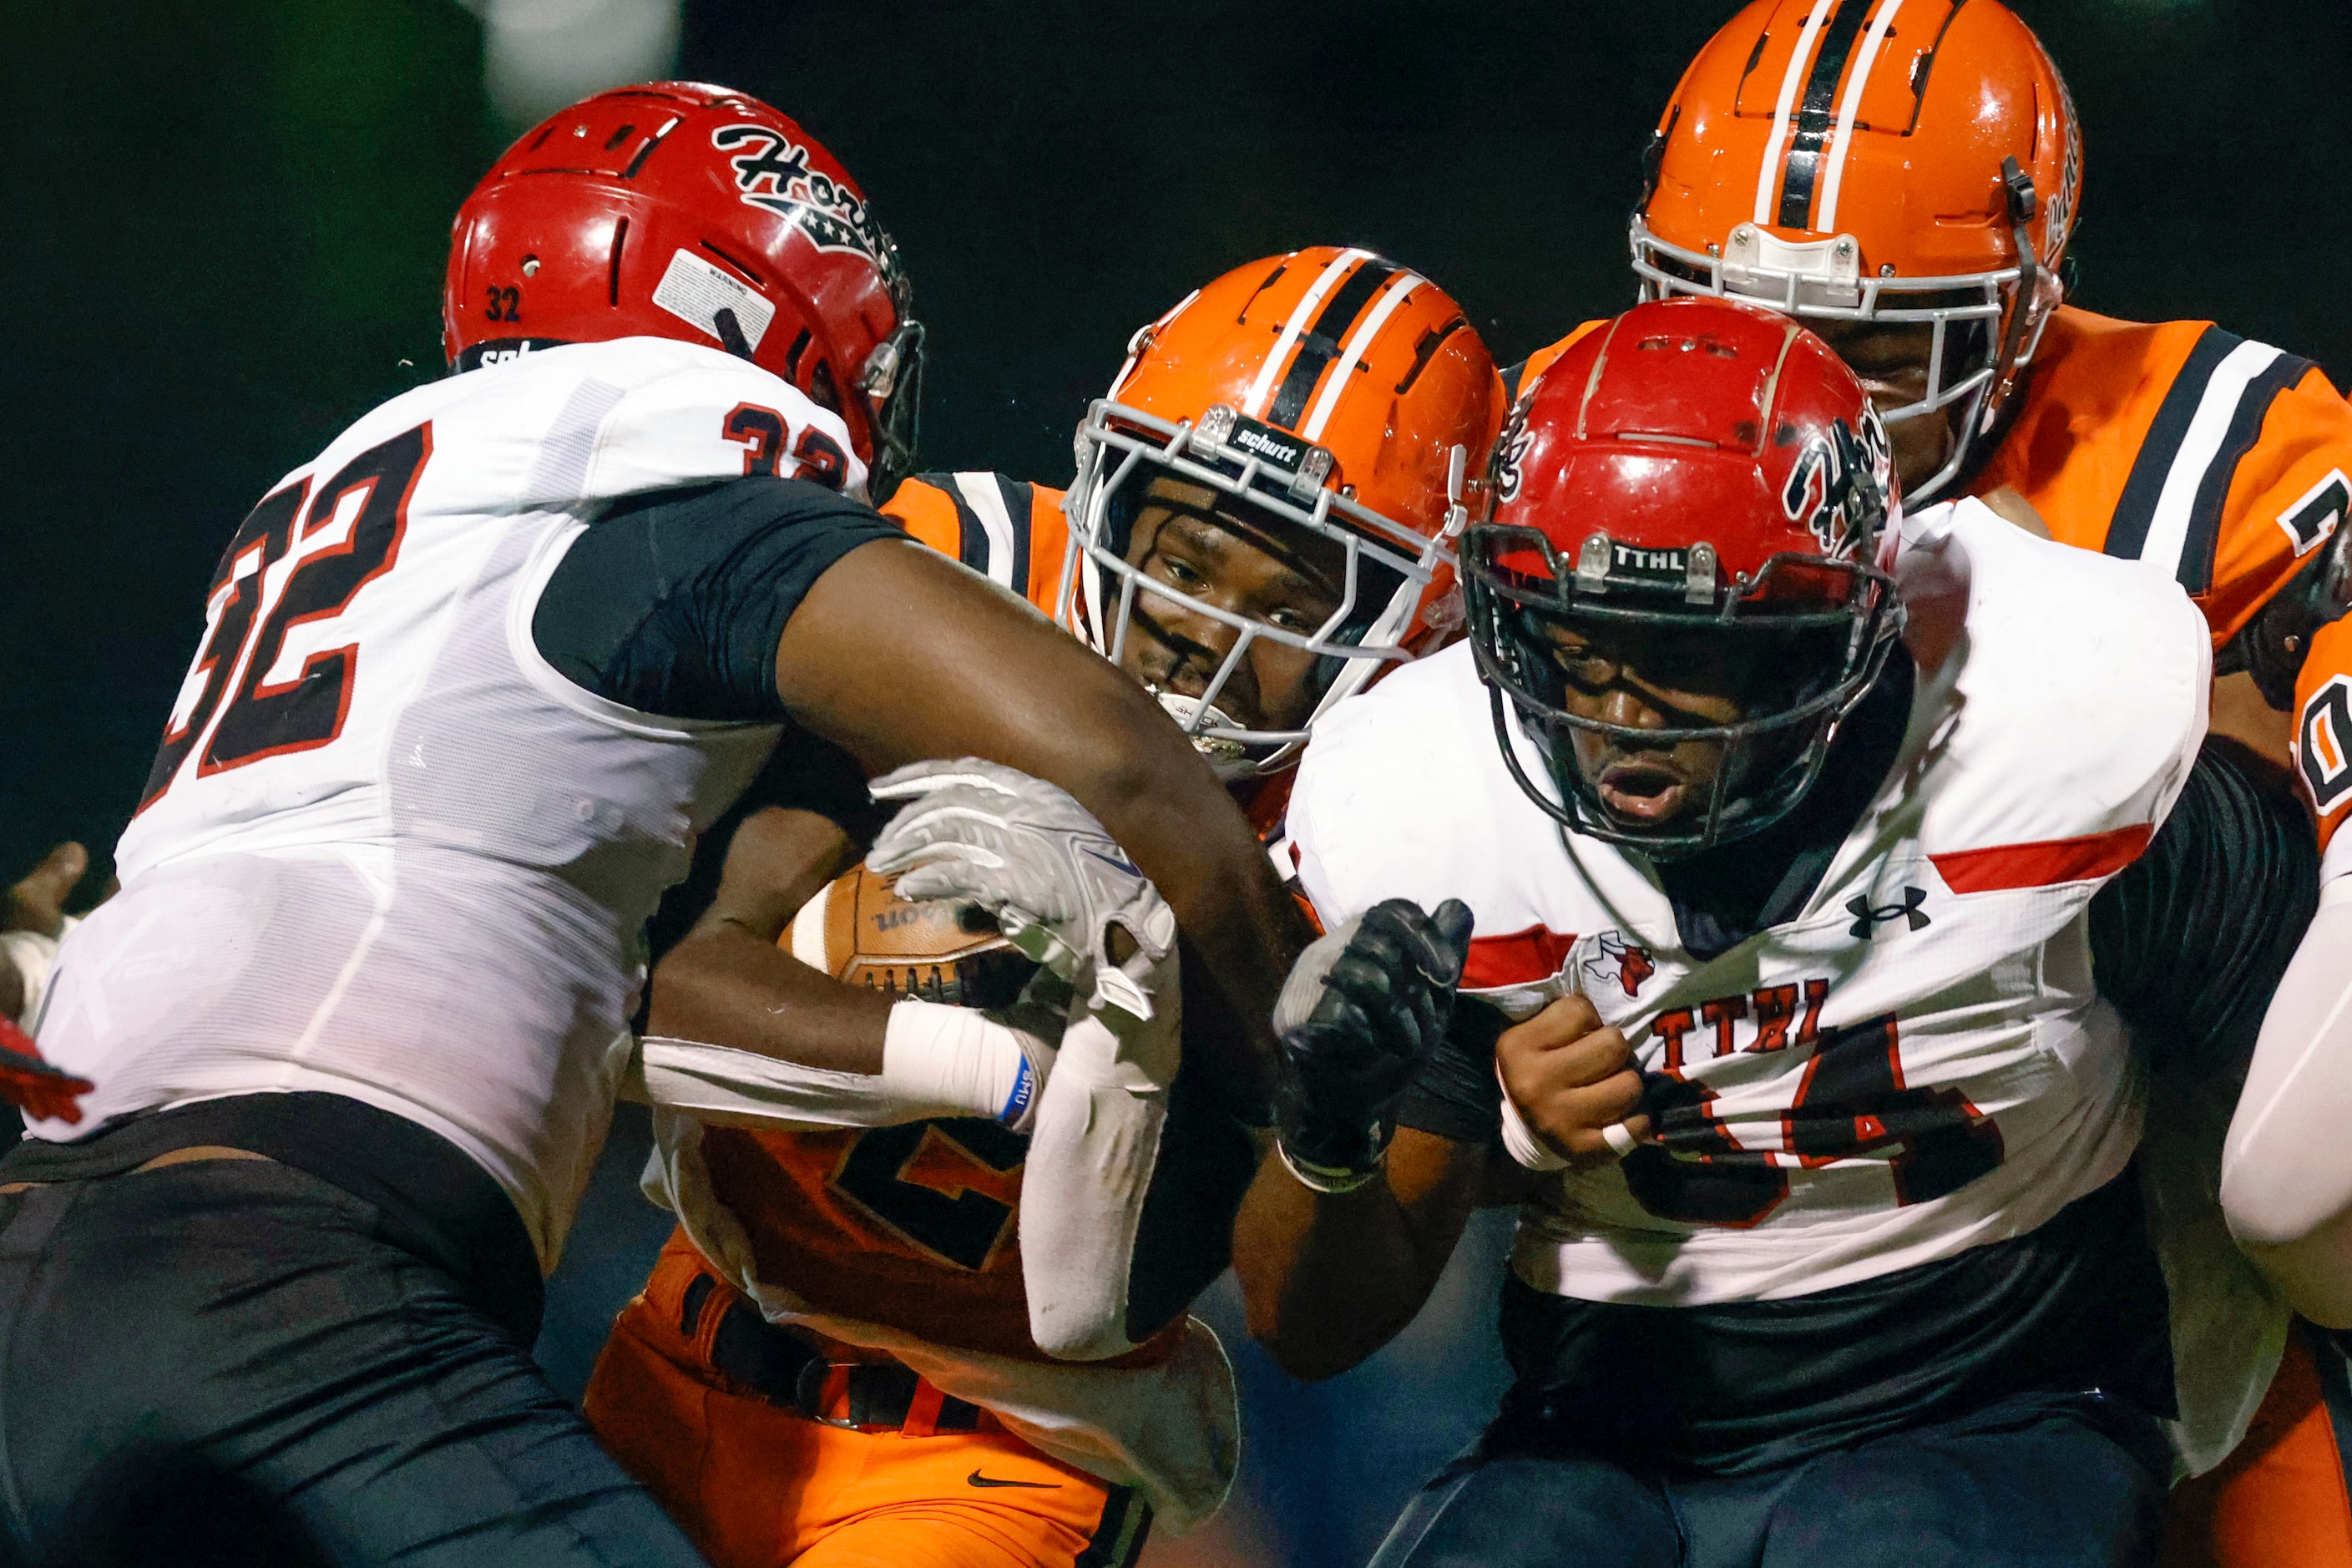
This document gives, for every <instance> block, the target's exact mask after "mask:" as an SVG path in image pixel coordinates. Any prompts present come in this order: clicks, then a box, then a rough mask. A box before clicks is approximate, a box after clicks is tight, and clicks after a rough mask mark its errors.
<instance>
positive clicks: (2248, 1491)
mask: <svg viewBox="0 0 2352 1568" xmlns="http://www.w3.org/2000/svg"><path fill="white" fill-rule="evenodd" d="M2311 1332H2313V1330H2312V1329H2311V1327H2310V1325H2308V1324H2306V1323H2300V1322H2298V1323H2297V1324H2296V1325H2295V1326H2294V1332H2293V1333H2292V1334H2290V1335H2289V1336H2288V1338H2287V1344H2286V1359H2285V1360H2284V1362H2282V1363H2280V1365H2279V1372H2278V1376H2277V1377H2276V1378H2274V1379H2273V1380H2272V1383H2271V1389H2270V1393H2269V1394H2266V1395H2265V1396H2264V1397H2263V1405H2262V1408H2261V1409H2260V1410H2259V1411H2257V1412H2256V1413H2255V1415H2254V1422H2253V1425H2252V1427H2250V1428H2249V1429H2248V1430H2247V1433H2246V1438H2245V1441H2244V1442H2242V1443H2241V1444H2239V1445H2238V1448H2237V1451H2236V1452H2235V1453H2233V1454H2231V1456H2230V1457H2229V1458H2227V1459H2225V1460H2223V1461H2222V1462H2221V1465H2220V1466H2219V1467H2217V1468H2214V1469H2212V1470H2209V1471H2208V1472H2206V1473H2205V1474H2204V1475H2201V1476H2199V1477H2197V1478H2196V1479H2193V1480H2187V1481H2183V1482H2182V1483H2181V1484H2180V1485H2179V1486H2178V1487H2176V1488H2174V1489H2173V1492H2172V1506H2171V1510H2170V1517H2169V1518H2168V1521H2166V1527H2165V1539H2164V1555H2163V1558H2162V1560H2161V1568H2352V1492H2347V1488H2346V1484H2345V1479H2344V1474H2345V1472H2344V1455H2343V1452H2342V1451H2341V1449H2340V1448H2339V1447H2338V1446H2337V1443H2336V1419H2335V1415H2334V1414H2333V1413H2332V1412H2331V1411H2330V1410H2329V1409H2328V1405H2327V1400H2326V1397H2325V1394H2324V1392H2323V1388H2322V1384H2321V1382H2320V1374H2319V1369H2318V1365H2317V1363H2316V1362H2315V1359H2314V1352H2313V1350H2312V1347H2311V1345H2310V1344H2309V1342H2307V1341H2306V1340H2305V1337H2304V1336H2305V1335H2306V1334H2309V1333H2311ZM2318 1353H2319V1354H2322V1355H2326V1354H2332V1353H2334V1352H2332V1351H2331V1350H2329V1349H2327V1348H2326V1347H2323V1348H2322V1349H2321V1350H2320V1351H2319V1352H2318Z"/></svg>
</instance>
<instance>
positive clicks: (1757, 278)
mask: <svg viewBox="0 0 2352 1568" xmlns="http://www.w3.org/2000/svg"><path fill="white" fill-rule="evenodd" d="M2025 199H2026V200H2027V201H2028V202H2029V203H2030V201H2031V199H2032V197H2031V187H2030V185H2029V186H2028V189H2027V195H2026V197H2025ZM2028 216H2031V208H2030V206H2029V208H2028ZM2019 237H2020V239H2021V240H2022V238H2023V231H2022V229H2020V230H2019ZM1631 241H1632V245H1633V271H1634V273H1635V275H1636V276H1638V277H1639V278H1640V279H1641V280H1642V298H1643V300H1663V299H1666V298H1669V297H1671V296H1673V295H1676V294H1697V295H1708V296H1712V297H1715V298H1717V299H1732V300H1747V301H1748V302H1749V303H1751V304H1756V305H1761V306H1763V307H1764V308H1765V309H1766V310H1778V311H1780V313H1781V314H1782V315H1787V316H1794V317H1797V318H1798V319H1799V320H1801V321H1867V322H1871V323H1873V324H1874V325H1882V326H1894V327H1918V326H1926V327H1927V329H1928V330H1929V343H1930V346H1929V350H1928V356H1927V391H1926V392H1925V393H1924V394H1923V395H1921V396H1920V397H1919V398H1918V399H1916V401H1914V402H1911V403H1907V404H1905V405H1903V406H1901V407H1899V408H1885V409H1881V410H1880V411H1879V417H1880V418H1881V419H1882V420H1883V421H1885V423H1886V424H1888V425H1896V424H1900V423H1901V422H1903V421H1904V420H1906V419H1915V418H1918V417H1921V416H1927V415H1938V416H1946V417H1949V416H1948V415H1946V413H1945V411H1946V410H1948V409H1951V408H1953V407H1954V406H1956V405H1957V406H1958V409H1959V414H1958V417H1957V418H1956V419H1954V420H1953V429H1954V430H1955V431H1956V432H1957V433H1958V439H1957V440H1955V441H1954V442H1953V443H1952V450H1951V454H1950V456H1949V457H1948V458H1946V460H1945V462H1944V464H1943V466H1942V467H1941V468H1938V469H1937V471H1936V472H1935V473H1934V474H1933V475H1931V476H1930V477H1928V478H1927V479H1925V480H1923V481H1922V482H1920V483H1919V484H1916V485H1914V486H1912V487H1911V488H1910V489H1908V490H1906V492H1905V494H1904V497H1903V500H1904V501H1905V503H1906V505H1909V506H1912V507H1915V508H1916V506H1917V505H1918V504H1919V503H1920V502H1922V501H1925V500H1929V499H1931V498H1933V497H1934V496H1935V495H1937V493H1938V492H1940V491H1941V490H1943V489H1945V487H1947V486H1948V485H1949V484H1951V483H1952V481H1953V480H1954V479H1957V478H1958V477H1959V475H1960V473H1961V471H1962V470H1963V469H1964V468H1967V467H1968V465H1969V458H1971V457H1972V456H1973V455H1974V453H1975V450H1976V447H1977V445H1978V443H1979V440H1980V439H1981V438H1982V437H1984V436H1986V435H1987V434H1988V433H1990V430H1991V429H1992V426H1993V425H1994V423H1995V422H1996V421H1997V420H1998V419H1999V418H2000V411H2001V405H2002V403H2003V402H2004V401H2005V400H2006V397H2007V394H2008V392H2009V389H2010V388H2011V386H2012V385H2014V384H2015V383H2016V380H2017V377H2018V375H2019V374H2021V373H2022V372H2023V371H2024V370H2025V368H2026V367H2027V366H2028V365H2030V364H2032V363H2033V353H2034V350H2035V349H2036V348H2037V347H2039V346H2040V344H2041V342H2042V328H2043V327H2045V326H2046V325H2048V324H2049V320H2050V312H2051V311H2052V310H2055V309H2056V308H2057V305H2058V301H2059V299H2060V298H2061V296H2062V295H2063V292H2064V290H2063V288H2062V287H2061V286H2060V284H2059V280H2058V277H2057V274H2056V273H2054V272H2053V271H2052V270H2051V269H2050V268H2047V267H2043V266H2041V265H2039V264H2033V265H2029V266H2026V267H2009V268H2002V269H2000V270H1999V271H1996V272H1974V273H1965V274H1960V275H1958V276H1954V277H1949V278H1896V277H1892V276H1877V277H1872V276H1867V275H1866V274H1865V270H1864V268H1865V263H1866V260H1867V258H1865V257H1864V255H1863V252H1862V245H1861V242H1860V241H1859V240H1857V239H1855V237H1853V236H1852V235H1850V234H1841V235H1836V236H1833V237H1831V238H1828V239H1816V240H1802V241H1799V240H1786V239H1782V238H1780V237H1779V236H1778V235H1775V234H1772V233H1771V232H1769V230H1767V229H1764V228H1761V227H1759V226H1757V225H1755V224H1752V223H1743V224H1740V225H1738V226H1737V227H1735V228H1733V229H1732V231H1731V233H1730V234H1729V235H1728V236H1727V237H1726V238H1725V242H1724V244H1723V246H1722V247H1720V252H1719V253H1718V252H1717V247H1714V246H1709V247H1708V248H1707V249H1706V251H1705V252H1700V251H1695V250H1687V249H1685V248H1684V247H1681V246H1678V245H1674V244H1672V243H1670V242H1668V241H1666V240H1664V239H1661V238H1659V237H1657V236H1656V235H1654V234H1653V233H1651V232H1650V229H1649V226H1647V225H1646V224H1644V223H1643V221H1642V216H1641V215H1640V214H1639V213H1636V214H1634V215H1633V229H1632V233H1631Z"/></svg>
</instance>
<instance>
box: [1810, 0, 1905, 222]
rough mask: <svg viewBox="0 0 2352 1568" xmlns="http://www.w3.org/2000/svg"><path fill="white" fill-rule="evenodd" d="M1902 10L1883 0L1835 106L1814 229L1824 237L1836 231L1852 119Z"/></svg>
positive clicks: (1896, 1)
mask: <svg viewBox="0 0 2352 1568" xmlns="http://www.w3.org/2000/svg"><path fill="white" fill-rule="evenodd" d="M1901 9H1903V0H1886V4H1885V5H1882V6H1880V7H1879V11H1878V16H1877V18H1876V19H1875V20H1874V21H1873V22H1872V23H1871V24H1870V31H1869V32H1868V33H1866V34H1864V36H1863V40H1862V58H1861V59H1859V60H1857V61H1855V62H1854V67H1853V75H1851V76H1849V77H1847V78H1846V82H1845V100H1844V101H1843V103H1840V104H1839V105H1838V116H1837V130H1836V131H1835V132H1832V134H1831V137H1830V151H1829V164H1830V177H1829V183H1828V184H1826V185H1824V186H1823V187H1822V209H1821V216H1819V217H1817V218H1815V219H1814V220H1813V226H1814V227H1815V228H1817V229H1820V230H1822V232H1823V233H1826V234H1835V233H1836V232H1837V210H1838V188H1839V187H1840V186H1841V185H1843V184H1845V160H1846V153H1847V151H1848V147H1849V144H1850V143H1851V142H1853V121H1854V117H1855V116H1856V115H1858V114H1859V113H1861V111H1862V89H1864V87H1866V86H1867V85H1869V82H1870V71H1871V68H1872V67H1873V66H1874V65H1876V64H1877V63H1878V51H1879V48H1880V47H1881V46H1882V45H1884V44H1885V42H1886V33H1887V29H1888V28H1890V27H1892V26H1894V25H1895V12H1897V11H1900V10H1901Z"/></svg>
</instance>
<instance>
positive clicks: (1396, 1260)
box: [1234, 1127, 1486, 1381]
mask: <svg viewBox="0 0 2352 1568" xmlns="http://www.w3.org/2000/svg"><path fill="white" fill-rule="evenodd" d="M1485 1173H1486V1140H1485V1139H1483V1138H1482V1139H1476V1140H1470V1141H1457V1140H1455V1139H1451V1138H1443V1137H1440V1136H1438V1135H1437V1134H1436V1133H1433V1132H1424V1131H1421V1130H1420V1129H1418V1128H1414V1127H1399V1128H1398V1129H1397V1133H1396V1139H1395V1142H1393V1143H1391V1145H1390V1148H1389V1152H1388V1161H1387V1164H1386V1168H1385V1169H1384V1170H1383V1172H1382V1173H1381V1179H1379V1180H1378V1181H1374V1182H1370V1183H1367V1184H1364V1185H1363V1186H1360V1187H1358V1188H1355V1189H1354V1190H1353V1191H1350V1192H1344V1193H1326V1192H1319V1191H1317V1190H1316V1189H1315V1188H1312V1187H1309V1186H1307V1184H1305V1183H1303V1182H1301V1181H1300V1180H1299V1179H1298V1176H1297V1173H1294V1172H1293V1171H1292V1170H1291V1169H1290V1167H1289V1166H1288V1165H1287V1164H1286V1163H1284V1162H1283V1161H1281V1160H1280V1159H1270V1160H1267V1161H1266V1162H1265V1163H1263V1164H1261V1165H1260V1166H1259V1167H1258V1173H1257V1179H1256V1181H1255V1182H1254V1183H1253V1184H1251V1186H1250V1190H1249V1195H1248V1197H1246V1198H1244V1200H1243V1202H1242V1212H1241V1217H1240V1219H1239V1220H1238V1222H1236V1224H1235V1225H1234V1272H1235V1274H1236V1275H1237V1276H1238V1277H1239V1278H1240V1280H1241V1286H1242V1300H1243V1303H1244V1306H1245V1307H1246V1309H1247V1310H1248V1314H1249V1331H1250V1334H1251V1337H1252V1338H1254V1339H1255V1340H1256V1341H1257V1342H1259V1343H1260V1344H1263V1345H1264V1346H1265V1348H1266V1350H1267V1352H1269V1353H1270V1354H1272V1355H1273V1357H1274V1359H1275V1361H1276V1363H1278V1364H1280V1366H1281V1367H1282V1369H1283V1370H1284V1371H1285V1372H1286V1373H1290V1375H1291V1376H1293V1377H1298V1378H1306V1379H1308V1380H1310V1381H1311V1380H1314V1379H1318V1378H1325V1377H1331V1376H1335V1375H1337V1374H1338V1373H1343V1372H1345V1371H1347V1370H1348V1369H1349V1367H1352V1366H1354V1365H1355V1364H1356V1363H1359V1362H1360V1361H1362V1360H1363V1359H1364V1358H1365V1357H1366V1356H1369V1355H1370V1354H1371V1353H1372V1352H1374V1351H1377V1350H1379V1349H1380V1348H1381V1346H1382V1345H1384V1344H1386V1343H1388V1342H1389V1341H1390V1340H1391V1339H1393V1338H1395V1337H1396V1335H1397V1333H1398V1332H1399V1331H1402V1329H1403V1328H1404V1326H1405V1325H1406V1324H1407V1323H1410V1322H1411V1321H1412V1320H1413V1316H1414V1314H1415V1313H1417V1312H1419V1311H1420V1310H1421V1309H1422V1306H1423V1303H1424V1302H1426V1301H1427V1300H1429V1293H1430V1291H1431V1290H1432V1289H1434V1288H1435V1287H1436V1284H1437V1277H1438V1275H1439V1274H1441V1273H1443V1272H1444V1268H1445V1263H1446V1259H1448V1258H1452V1257H1453V1256H1454V1247H1455V1246H1456V1244H1458V1243H1459V1242H1460V1241H1461V1239H1462V1228H1463V1226H1465V1224H1466V1223H1467V1222H1468V1220H1469V1217H1470V1211H1471V1209H1472V1208H1473V1207H1475V1205H1476V1202H1477V1197H1478V1191H1479V1186H1480V1184H1481V1181H1482V1179H1483V1177H1484V1175H1485Z"/></svg>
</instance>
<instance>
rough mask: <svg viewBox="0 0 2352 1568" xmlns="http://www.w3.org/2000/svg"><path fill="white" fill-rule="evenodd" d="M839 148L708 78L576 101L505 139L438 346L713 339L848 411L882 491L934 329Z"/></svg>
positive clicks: (463, 366)
mask: <svg viewBox="0 0 2352 1568" xmlns="http://www.w3.org/2000/svg"><path fill="white" fill-rule="evenodd" d="M911 298H912V295H911V291H910V290H909V289H908V284H907V278H906V273H905V272H904V270H903V269H902V268H900V266H899V264H898V247H896V246H894V245H893V244H892V243H891V241H890V237H889V236H888V235H887V234H885V233H883V232H882V228H881V226H880V225H878V224H877V223H876V222H875V221H874V216H873V214H872V213H871V212H870V211H869V210H868V209H867V207H866V197H865V195H864V194H863V193H862V192H860V191H859V190H858V188H857V184H856V182H855V181H853V180H852V179H851V178H850V177H849V174H848V173H847V171H845V169H843V168H842V166H841V164H840V163H838V162H837V161H836V160H835V158H834V156H833V154H832V153H828V152H826V151H825V150H824V148H823V147H821V146H819V145H818V144H817V142H816V141H815V140H814V138H813V137H811V136H810V135H809V134H808V132H804V131H803V130H802V129H801V128H800V127H799V126H797V125H795V124H793V122H792V121H790V120H787V119H785V118H784V117H783V116H782V115H781V114H779V113H777V112H776V111H775V110H772V109H771V108H769V107H768V106H767V105H766V104H764V103H761V102H760V101H758V100H755V99H751V98H746V97H744V96H743V95H742V94H741V93H738V92H730V91H729V90H728V89H725V88H721V87H711V86H708V85H706V84H703V83H700V82H680V81H665V82H648V83H646V84H645V85H643V86H639V87H625V88H615V89H613V90H612V91H609V92H600V93H598V94H596V95H595V96H594V97H593V98H589V99H585V100H582V101H581V102H579V103H576V104H573V105H572V107H571V108H569V109H567V110H563V111H562V113H561V114H558V115H556V116H554V117H553V118H552V119H551V120H549V121H546V122H545V123H544V124H542V125H541V126H539V127H538V128H537V129H536V130H534V131H532V132H530V133H529V134H527V135H525V136H524V137H523V138H522V140H520V142H516V143H515V144H514V145H513V146H512V147H510V148H509V149H508V150H507V153H506V156H504V157H503V158H500V159H499V162H498V163H497V164H496V165H495V166H494V167H493V168H492V169H491V170H490V172H489V173H488V174H485V175H484V176H483V177H482V182H481V184H478V185H477V186H475V187H474V194H473V195H470V196H468V197H467V198H466V205H464V206H462V207H460V208H458V209H457V224H456V226H455V231H454V233H453V234H452V237H451V243H450V247H449V278H448V284H447V288H446V291H445V292H444V294H443V296H442V305H441V319H442V342H443V348H444V350H445V351H446V353H447V354H448V356H449V363H450V364H451V366H452V367H453V368H455V369H457V370H472V369H474V368H475V367H477V366H478V365H480V364H483V363H493V362H495V361H497V360H499V359H501V358H504V357H507V356H509V355H512V354H516V353H528V352H530V350H532V349H534V348H544V347H548V346H550V345H552V344H556V343H569V342H602V341H604V340H605V339H609V338H625V337H638V336H651V337H660V338H679V339H683V340H684V341H686V342H697V343H710V344H715V345H717V346H719V347H722V348H725V349H727V350H728V351H729V352H730V353H736V354H739V355H740V356H742V357H743V358H745V359H748V360H750V361H751V363H754V364H756V365H758V366H760V367H761V369H762V370H767V371H772V372H773V373H774V374H777V375H780V376H782V378H783V379H784V380H786V381H789V382H791V383H792V384H793V385H794V386H797V387H799V388H800V389H801V390H802V391H803V392H805V393H807V394H808V395H809V396H810V397H811V398H813V399H814V401H816V402H817V403H820V404H822V405H824V406H825V407H828V408H831V409H834V410H835V411H836V412H838V413H839V414H840V415H841V416H842V419H843V421H844V422H845V423H846V424H847V425H848V426H849V435H850V439H851V441H852V442H853V443H854V444H855V445H856V447H857V455H858V456H859V457H860V458H864V459H865V461H866V467H867V468H868V469H869V470H870V471H871V472H872V474H873V476H874V478H873V479H872V481H871V482H870V485H869V489H871V491H872V493H873V496H874V499H875V500H877V501H878V500H882V499H883V498H885V497H886V496H887V495H888V493H889V491H890V489H891V486H892V485H893V484H894V483H895V482H896V480H897V479H899V478H901V477H903V476H904V475H905V474H906V473H907V472H908V468H909V467H910V466H911V464H912V461H913V457H914V446H915V434H916V415H917V405H918V403H919V399H920V396H921V389H922V350H923V329H922V327H921V326H920V325H919V323H918V322H916V321H914V320H913V319H912V318H911V317H909V316H908V306H909V303H910V300H911Z"/></svg>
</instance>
